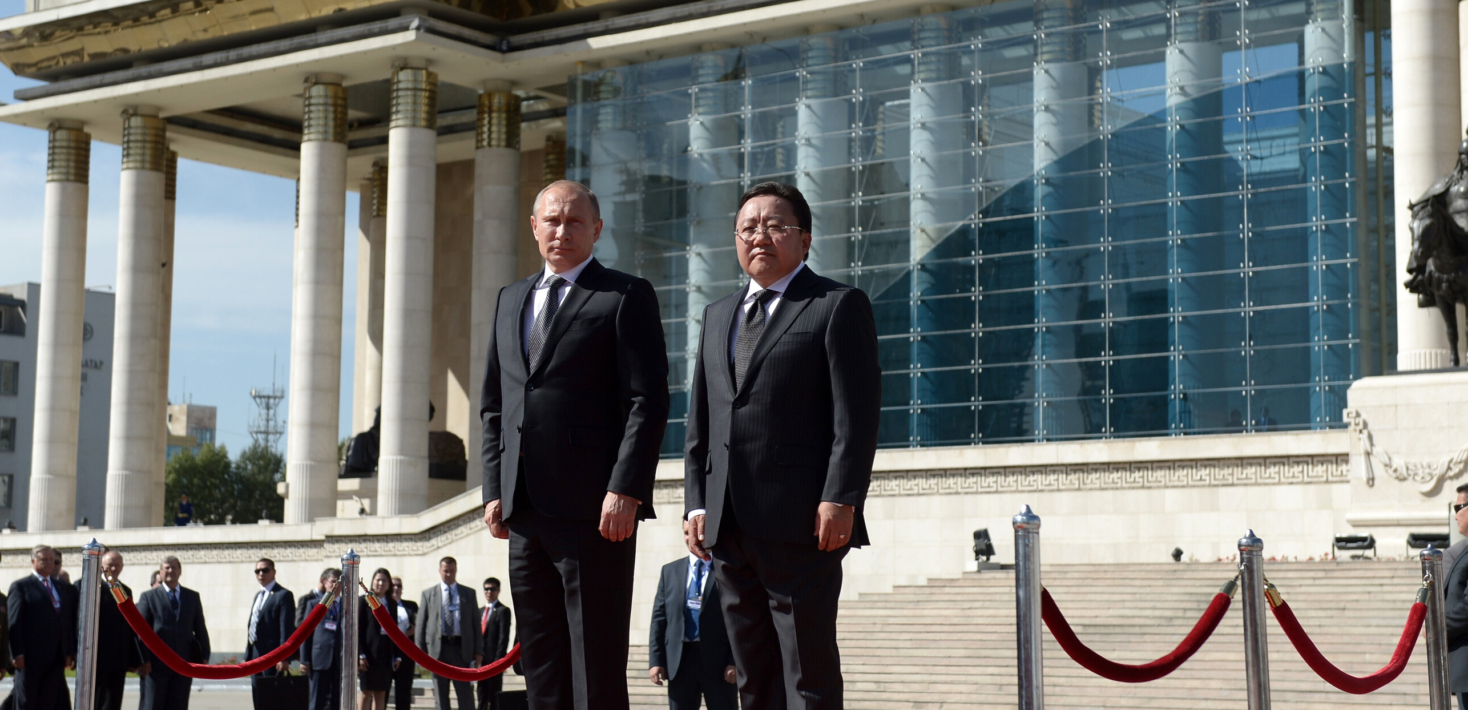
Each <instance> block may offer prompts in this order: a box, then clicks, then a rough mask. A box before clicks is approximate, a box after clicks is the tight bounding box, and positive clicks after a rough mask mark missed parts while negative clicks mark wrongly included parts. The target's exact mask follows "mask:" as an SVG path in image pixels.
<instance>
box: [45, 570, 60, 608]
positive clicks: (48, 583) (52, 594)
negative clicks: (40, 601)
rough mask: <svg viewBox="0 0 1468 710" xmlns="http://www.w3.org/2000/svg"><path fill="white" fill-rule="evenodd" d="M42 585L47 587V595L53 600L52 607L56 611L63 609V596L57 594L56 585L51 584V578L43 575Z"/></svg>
mask: <svg viewBox="0 0 1468 710" xmlns="http://www.w3.org/2000/svg"><path fill="white" fill-rule="evenodd" d="M41 585H42V586H44V587H45V588H46V597H47V598H49V599H50V600H51V608H52V609H53V610H55V611H61V597H60V596H57V594H56V587H53V586H51V578H50V577H42V578H41Z"/></svg>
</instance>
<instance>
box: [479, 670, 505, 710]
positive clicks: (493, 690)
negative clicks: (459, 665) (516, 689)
mask: <svg viewBox="0 0 1468 710" xmlns="http://www.w3.org/2000/svg"><path fill="white" fill-rule="evenodd" d="M504 687H505V678H504V676H502V675H497V676H495V677H493V678H485V679H484V680H481V681H479V682H478V683H475V684H474V692H475V693H477V694H478V695H479V710H498V709H499V706H500V702H499V698H498V697H496V696H497V694H498V693H499V692H500V691H501V690H503V689H504Z"/></svg>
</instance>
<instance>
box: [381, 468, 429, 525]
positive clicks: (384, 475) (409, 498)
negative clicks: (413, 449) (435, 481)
mask: <svg viewBox="0 0 1468 710" xmlns="http://www.w3.org/2000/svg"><path fill="white" fill-rule="evenodd" d="M377 476H378V484H377V510H378V514H379V515H411V514H413V513H419V512H422V511H423V510H424V509H425V508H427V507H428V457H426V456H383V457H381V458H379V459H378V460H377Z"/></svg>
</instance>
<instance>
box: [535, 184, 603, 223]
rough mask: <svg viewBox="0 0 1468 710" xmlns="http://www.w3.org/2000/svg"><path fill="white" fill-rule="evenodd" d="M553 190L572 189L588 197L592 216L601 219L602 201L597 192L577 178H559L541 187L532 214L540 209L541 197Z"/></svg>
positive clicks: (536, 194) (536, 195)
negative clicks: (597, 196)
mask: <svg viewBox="0 0 1468 710" xmlns="http://www.w3.org/2000/svg"><path fill="white" fill-rule="evenodd" d="M551 190H570V191H571V192H574V193H576V194H578V195H580V196H582V197H585V198H586V199H588V200H590V201H591V216H592V217H593V218H594V219H597V220H600V219H601V201H600V200H598V199H596V193H595V192H592V191H591V188H589V187H587V186H585V185H582V184H581V183H579V182H576V181H575V180H557V181H555V182H553V183H551V184H549V185H546V186H545V187H543V188H541V189H540V192H537V193H535V202H534V203H533V204H532V205H531V207H530V212H531V214H535V213H538V212H539V211H540V198H542V197H544V196H545V193H547V192H550V191H551Z"/></svg>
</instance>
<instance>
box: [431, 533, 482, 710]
mask: <svg viewBox="0 0 1468 710" xmlns="http://www.w3.org/2000/svg"><path fill="white" fill-rule="evenodd" d="M458 578H459V562H458V560H455V559H454V558H452V557H445V558H443V559H441V560H439V561H438V580H439V582H438V584H435V585H433V586H432V587H429V588H427V589H425V590H423V596H422V598H421V599H420V600H419V602H418V608H419V609H420V610H421V611H420V612H419V617H418V633H417V634H416V636H415V637H414V639H413V640H414V641H415V642H417V644H418V647H419V648H421V649H423V650H424V651H427V652H428V655H430V656H433V657H434V658H437V659H438V660H440V661H443V662H444V663H447V664H449V665H451V666H459V667H461V668H468V667H469V666H470V665H471V664H472V665H478V664H480V663H483V662H484V642H483V641H482V640H481V639H480V636H479V604H478V603H477V602H475V601H474V600H475V597H474V590H473V589H471V588H469V587H466V586H464V585H462V584H459V582H458ZM449 683H450V681H449V679H448V678H444V677H442V676H437V675H436V676H434V677H433V698H434V701H435V702H436V703H437V705H438V710H452V709H453V707H454V704H453V701H452V700H451V698H452V696H451V695H450V693H449ZM452 683H453V695H457V696H458V698H459V710H474V688H473V687H472V686H470V684H469V681H467V680H456V681H452Z"/></svg>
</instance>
